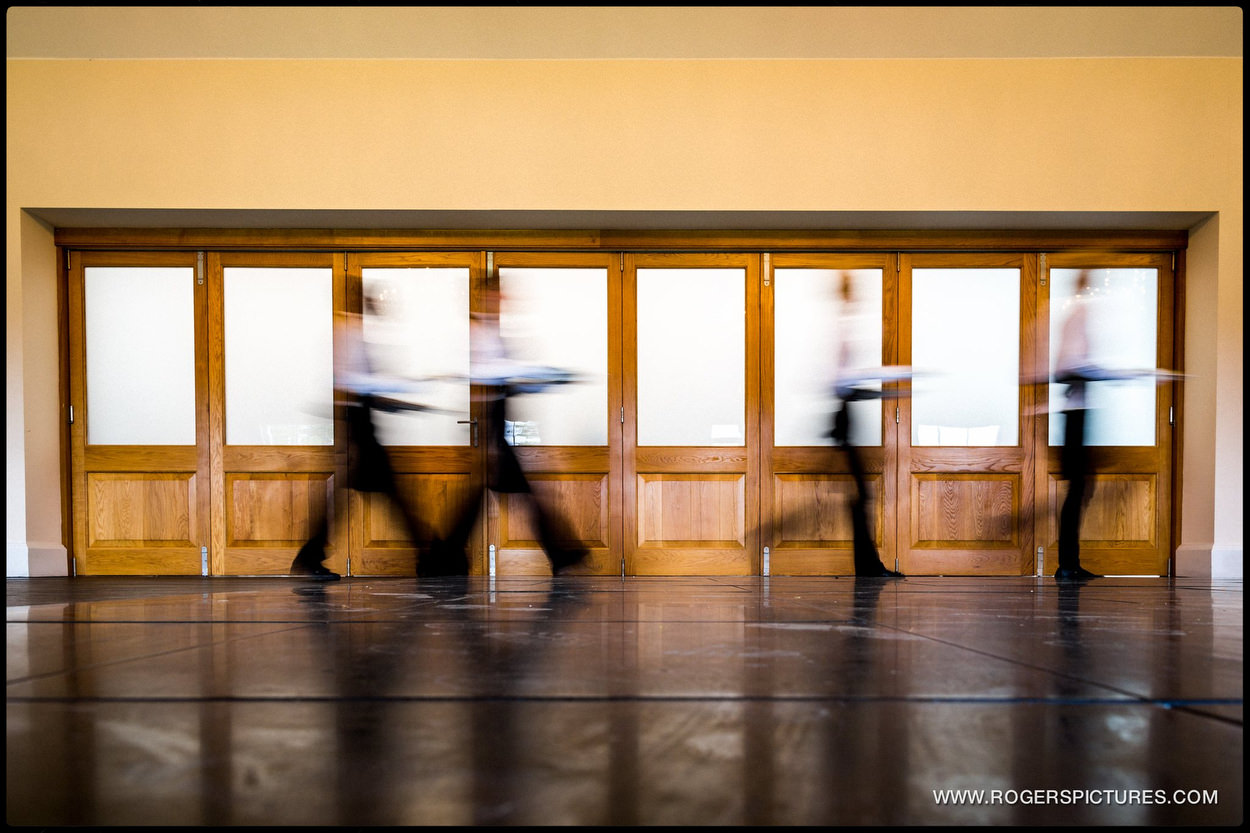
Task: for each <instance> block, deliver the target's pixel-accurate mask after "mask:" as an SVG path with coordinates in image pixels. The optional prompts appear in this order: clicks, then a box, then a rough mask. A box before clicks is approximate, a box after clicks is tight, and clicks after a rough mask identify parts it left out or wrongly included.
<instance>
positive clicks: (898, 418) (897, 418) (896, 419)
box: [894, 405, 903, 425]
mask: <svg viewBox="0 0 1250 833" xmlns="http://www.w3.org/2000/svg"><path fill="white" fill-rule="evenodd" d="M902 421H903V420H902V417H901V416H900V415H899V412H898V406H897V405H895V406H894V424H895V425H901V424H902Z"/></svg>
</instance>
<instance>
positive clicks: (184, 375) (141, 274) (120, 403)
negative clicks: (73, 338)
mask: <svg viewBox="0 0 1250 833" xmlns="http://www.w3.org/2000/svg"><path fill="white" fill-rule="evenodd" d="M83 284H84V307H85V313H86V353H87V442H88V443H90V444H92V445H195V271H194V270H193V269H192V268H191V267H189V266H187V267H181V266H179V267H146V266H145V267H138V266H135V267H131V266H120V267H114V266H88V267H86V268H85V269H84V270H83Z"/></svg>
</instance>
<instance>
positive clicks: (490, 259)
mask: <svg viewBox="0 0 1250 833" xmlns="http://www.w3.org/2000/svg"><path fill="white" fill-rule="evenodd" d="M494 271H495V253H494V252H487V253H486V277H488V278H489V277H490V276H491V273H492V272H494Z"/></svg>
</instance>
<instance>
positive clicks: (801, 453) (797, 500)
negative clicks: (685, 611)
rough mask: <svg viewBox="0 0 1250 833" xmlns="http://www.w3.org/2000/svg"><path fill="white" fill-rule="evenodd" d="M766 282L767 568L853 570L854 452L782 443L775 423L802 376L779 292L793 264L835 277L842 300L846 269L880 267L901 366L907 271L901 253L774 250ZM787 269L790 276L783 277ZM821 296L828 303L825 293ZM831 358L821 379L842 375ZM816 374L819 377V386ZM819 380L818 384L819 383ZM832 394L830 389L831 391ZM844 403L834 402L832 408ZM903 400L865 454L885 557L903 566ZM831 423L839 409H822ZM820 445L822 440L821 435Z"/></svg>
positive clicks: (831, 324)
mask: <svg viewBox="0 0 1250 833" xmlns="http://www.w3.org/2000/svg"><path fill="white" fill-rule="evenodd" d="M764 269H765V282H764V288H763V291H762V293H761V304H760V306H761V313H760V328H761V333H762V336H761V340H760V344H761V346H760V350H761V361H760V365H761V375H760V390H761V415H760V449H761V470H762V471H761V484H760V494H761V508H762V512H763V515H762V517H761V535H762V539H763V540H762V545H763V546H765V547H766V548H767V550H766V551H767V556H766V557H767V562H766V570H767V574H769V575H853V574H854V572H855V566H854V556H853V552H854V536H853V534H852V531H851V509H850V505H851V501H852V498H853V497H854V495H855V492H856V489H855V483H854V479H853V477H852V475H851V469H850V461H849V457H848V455H847V453H846V451H844V450H842V449H840V448H836V447H834V446H833V443H832V440H830V439H824V438H822V440H821V444H819V445H817V444H811V445H805V446H788V445H777V444H776V437H775V430H774V426H775V425H776V424H777V421H778V418H779V416H780V415H779V413H778V403H777V400H778V396H779V392H778V391H777V385H776V380H777V379H778V378H779V374H785V373H787V372H792V369H791V368H783V367H780V366H779V364H778V361H779V359H778V356H777V354H776V353H777V349H776V345H777V340H778V337H777V328H778V327H779V326H781V327H784V326H787V324H786V322H780V323H779V322H778V321H777V320H776V318H777V316H778V312H777V303H776V293H777V292H779V283H780V281H781V280H782V279H784V278H785V276H786V271H785V270H799V271H801V272H804V273H807V272H811V273H813V274H815V273H820V274H823V275H824V276H825V279H826V280H827V281H828V282H829V285H828V287H827V291H828V293H829V295H830V296H831V297H832V296H834V295H835V294H838V292H839V288H840V284H841V281H840V278H839V277H838V276H839V273H841V272H843V271H850V272H861V271H868V272H876V273H878V274H879V276H880V277H879V278H877V279H874V281H876V280H879V281H880V285H879V286H878V287H877V291H879V292H880V296H881V311H880V312H881V315H880V317H881V325H880V326H881V355H880V356H879V357H878V360H879V363H880V364H881V365H891V364H897V363H898V362H897V358H896V356H897V343H898V339H897V321H896V308H897V296H898V290H897V268H896V263H895V258H894V256H893V255H885V254H840V255H816V254H790V253H773V254H771V255H766V257H765V265H764ZM778 273H780V275H779V274H778ZM815 300H820V299H819V298H817V299H815ZM839 325H840V322H839V321H837V320H832V319H831V320H829V321H823V320H822V321H820V322H819V324H818V325H817V328H816V329H817V330H818V331H820V332H808V331H806V330H805V331H804V334H805V335H819V334H821V333H823V332H826V331H831V332H835V333H836V332H837V331H838V328H839ZM829 352H830V354H829V355H827V356H824V357H823V362H824V363H825V366H824V367H823V368H822V369H821V370H819V371H817V373H816V374H815V375H816V377H817V378H825V377H827V379H828V380H829V381H831V380H832V375H833V371H834V366H835V361H836V356H835V355H834V354H833V351H832V350H831V351H829ZM814 381H815V380H813V382H814ZM814 386H815V385H813V387H814ZM824 393H826V394H829V393H830V391H827V390H826V391H824ZM834 406H835V403H834V402H833V400H832V398H830V399H829V407H830V408H831V409H832V408H833V407H834ZM893 414H894V406H893V403H892V402H891V401H890V400H885V401H884V403H883V407H882V410H881V429H882V430H881V444H880V445H874V446H861V447H860V448H858V449H857V450H858V452H859V456H860V459H861V462H862V465H863V467H864V476H865V482H866V484H867V488H868V492H869V496H868V502H869V516H870V523H871V526H872V537H873V540H874V542H875V543H876V546H877V550H878V552H879V553H880V556H881V560H882V563H883V564H885V565H886V566H887V567H891V568H893V567H894V565H895V549H896V546H895V536H894V535H893V534H887V530H891V531H892V530H893V529H894V528H895V524H894V520H893V518H894V515H893V513H894V511H895V509H896V502H895V500H894V492H895V489H896V488H897V476H896V474H895V472H894V467H895V466H896V462H895V458H896V456H897V451H896V445H897V442H896V439H895V421H894V419H893V418H890V417H892V416H893ZM821 418H822V420H823V424H827V425H830V426H831V425H832V421H833V414H832V412H830V413H829V414H828V415H827V417H826V416H824V415H822V417H821ZM812 442H813V443H814V442H815V441H814V440H813V441H812Z"/></svg>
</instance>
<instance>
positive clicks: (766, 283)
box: [764, 252, 772, 286]
mask: <svg viewBox="0 0 1250 833" xmlns="http://www.w3.org/2000/svg"><path fill="white" fill-rule="evenodd" d="M771 263H772V254H771V253H770V252H764V286H771V284H770V283H769V281H771V280H772V275H771V274H770V272H769V266H770V264H771Z"/></svg>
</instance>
